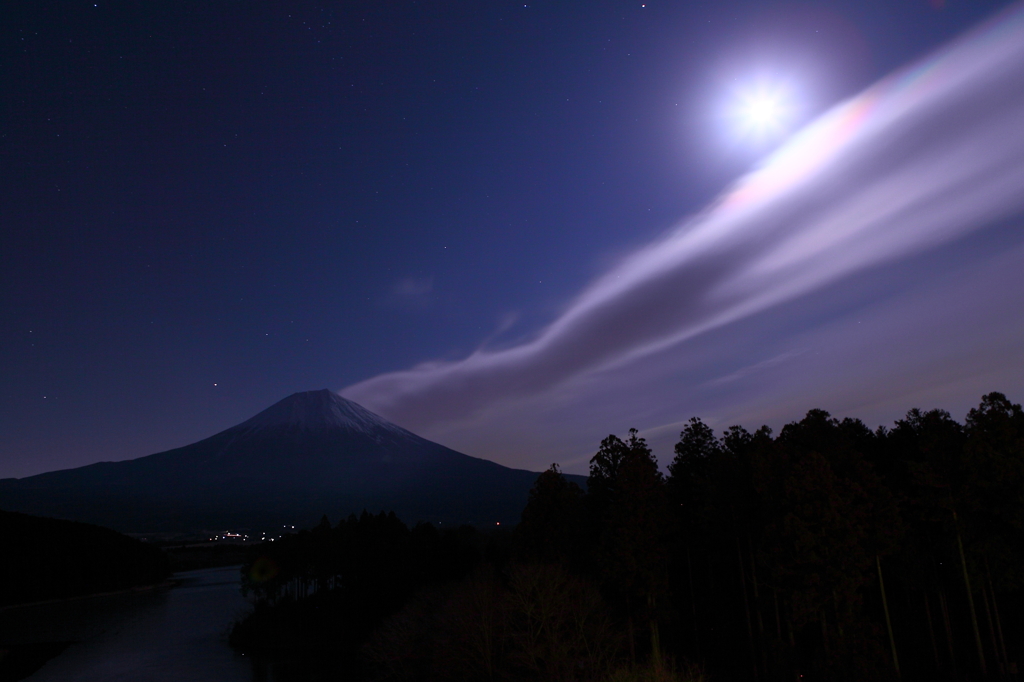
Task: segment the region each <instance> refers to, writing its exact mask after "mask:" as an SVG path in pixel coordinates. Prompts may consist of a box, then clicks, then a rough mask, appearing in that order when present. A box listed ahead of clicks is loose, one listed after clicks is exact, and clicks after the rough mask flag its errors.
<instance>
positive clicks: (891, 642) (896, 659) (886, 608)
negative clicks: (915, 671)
mask: <svg viewBox="0 0 1024 682" xmlns="http://www.w3.org/2000/svg"><path fill="white" fill-rule="evenodd" d="M875 565H876V566H877V567H878V587H879V589H880V590H881V591H882V609H883V610H884V611H885V628H886V630H888V631H889V647H890V648H891V649H892V665H893V667H894V668H896V677H899V676H900V659H899V656H897V655H896V640H895V639H894V638H893V636H892V621H891V620H889V601H888V600H887V599H886V598H885V581H884V580H882V559H881V558H880V557H879V556H878V555H877V554H876V555H875Z"/></svg>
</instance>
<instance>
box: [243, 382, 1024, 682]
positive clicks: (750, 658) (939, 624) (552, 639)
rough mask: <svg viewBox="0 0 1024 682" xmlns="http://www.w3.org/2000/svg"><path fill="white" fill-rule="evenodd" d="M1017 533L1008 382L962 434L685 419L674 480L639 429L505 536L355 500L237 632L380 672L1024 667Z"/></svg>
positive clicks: (278, 577) (851, 424)
mask: <svg viewBox="0 0 1024 682" xmlns="http://www.w3.org/2000/svg"><path fill="white" fill-rule="evenodd" d="M1022 525H1024V413H1022V411H1021V408H1020V406H1019V405H1014V404H1011V403H1010V402H1009V401H1008V400H1007V399H1006V398H1005V397H1004V396H1003V395H1001V394H998V393H992V394H989V395H987V396H985V397H984V398H983V399H982V402H981V404H980V405H979V406H978V407H977V408H976V409H973V410H971V411H970V413H969V414H968V415H967V419H966V421H965V423H964V424H960V423H958V422H956V421H955V420H953V419H952V418H951V417H950V415H949V414H947V413H945V412H943V411H938V410H935V411H931V412H920V411H918V410H912V411H911V412H909V413H908V414H907V416H906V418H905V419H902V420H900V421H899V422H897V423H896V424H895V425H894V426H893V428H891V429H884V428H879V429H877V430H874V431H872V430H871V429H869V428H867V427H866V426H865V425H864V424H863V423H862V422H860V421H859V420H855V419H844V420H841V421H840V420H837V419H834V418H832V417H831V416H830V415H829V414H828V413H826V412H823V411H820V410H812V411H811V412H809V413H808V414H807V415H806V417H805V418H804V419H802V420H801V421H799V422H796V423H792V424H788V425H787V426H785V427H784V428H783V429H782V430H781V432H780V433H778V434H777V435H775V434H773V433H772V431H771V430H770V429H768V428H767V427H761V428H760V429H758V430H756V431H754V432H750V431H747V430H746V429H744V428H742V427H739V426H734V427H731V428H729V429H727V430H726V431H725V432H724V433H722V434H720V435H718V434H715V433H714V432H713V431H712V430H711V429H710V428H709V427H707V426H706V425H705V424H704V423H702V422H701V421H700V420H698V419H692V420H691V421H690V422H689V423H688V424H687V426H686V427H685V428H684V429H683V431H682V433H681V434H680V440H679V442H678V444H677V445H676V447H675V456H674V458H673V459H672V461H671V463H669V464H668V466H667V475H665V474H663V473H662V472H661V471H660V470H659V467H658V463H657V461H656V459H655V458H654V456H653V454H652V453H651V451H650V449H649V448H648V446H647V444H646V443H645V441H644V439H642V438H640V437H639V435H638V433H637V432H636V431H630V433H629V435H628V436H627V437H626V438H625V439H620V438H618V437H616V436H609V437H608V438H606V439H605V440H604V441H602V443H601V445H600V448H599V450H598V452H597V454H596V455H595V456H594V457H593V459H592V460H591V467H590V477H589V479H588V482H587V489H586V490H583V489H581V488H580V487H579V486H577V485H575V484H574V483H572V482H569V481H567V480H566V478H565V477H564V476H562V475H561V473H560V472H559V471H558V468H557V467H555V466H552V468H551V469H549V470H548V471H547V472H544V473H543V474H541V475H540V476H539V477H538V479H537V481H536V483H535V485H534V487H533V490H532V491H531V493H530V498H529V501H528V503H527V505H526V508H525V509H524V511H523V514H522V520H521V522H520V524H519V526H518V527H517V528H516V529H515V531H514V532H513V533H511V534H507V533H492V534H484V533H481V532H479V531H474V530H472V529H468V528H467V529H460V530H459V531H448V532H446V533H441V532H439V531H437V530H436V529H435V528H433V527H431V526H418V527H417V528H415V529H413V530H409V529H407V528H406V527H405V526H404V525H403V524H401V523H400V522H399V521H398V520H397V519H395V518H394V517H393V516H387V515H380V516H370V515H367V514H364V516H363V517H361V518H355V517H352V518H350V519H349V520H347V521H344V522H342V523H341V524H339V525H338V526H337V527H335V528H331V527H330V524H328V523H326V522H325V523H323V524H321V526H320V527H319V528H317V529H315V530H313V531H307V532H305V533H302V534H299V535H296V536H291V537H289V538H285V539H284V540H283V541H281V542H279V543H274V546H273V547H272V548H270V547H268V546H264V547H263V548H261V551H259V552H257V553H256V554H254V555H253V557H252V559H251V560H250V561H249V562H248V563H247V565H246V566H245V567H244V569H243V576H244V579H245V581H246V586H247V589H249V590H252V592H253V593H254V594H256V595H257V596H258V597H259V606H258V608H257V610H256V613H255V614H254V616H253V617H252V618H250V619H249V620H248V621H245V622H243V623H242V624H240V626H239V628H238V629H236V641H241V640H246V641H248V642H249V643H250V644H251V645H257V644H260V643H261V642H262V643H263V644H267V643H268V642H269V641H271V640H272V641H275V642H278V643H280V642H285V641H288V638H289V637H292V640H291V645H292V646H294V647H301V646H302V645H303V643H309V642H318V644H316V646H314V647H313V648H315V649H316V650H318V651H320V652H323V651H329V650H333V651H335V652H338V655H339V656H341V657H343V658H345V660H346V661H349V662H352V661H357V660H358V661H359V662H360V663H359V671H358V674H359V675H360V676H365V677H370V678H375V679H389V680H445V679H449V680H497V679H501V680H566V681H568V680H580V681H582V680H595V681H597V680H621V681H623V682H625V681H626V680H640V679H645V680H696V679H699V678H701V677H702V676H705V675H706V676H707V677H709V678H710V679H714V680H896V679H905V680H988V679H990V680H1009V679H1016V678H1017V664H1016V661H1017V660H1018V659H1019V656H1020V652H1021V644H1022V638H1024V619H1022V616H1021V614H1022V606H1024V600H1022V599H1021V591H1020V586H1021V585H1020V583H1021V579H1022V578H1024V573H1022V571H1024V546H1022V541H1024V535H1022ZM328 614H329V615H328ZM247 628H248V631H247V630H246V629H247ZM328 632H329V633H330V635H329V636H328V637H327V638H326V639H325V635H324V633H328ZM268 633H273V636H268ZM289 633H292V634H289ZM242 635H245V636H242ZM341 642H346V643H347V645H346V647H344V651H343V652H342V650H341V649H340V648H339V647H340V643H341ZM254 649H255V650H259V649H260V647H259V646H254ZM309 650H312V649H309ZM353 665H354V664H353Z"/></svg>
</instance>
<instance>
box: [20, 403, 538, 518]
mask: <svg viewBox="0 0 1024 682" xmlns="http://www.w3.org/2000/svg"><path fill="white" fill-rule="evenodd" d="M536 478H537V474H536V473H534V472H531V471H524V470H521V469H509V468H507V467H503V466H501V465H498V464H495V463H494V462H490V461H487V460H483V459H477V458H475V457H470V456H468V455H464V454H461V453H459V452H456V451H454V450H451V449H449V448H446V447H444V446H442V445H439V444H437V443H433V442H431V441H428V440H426V439H424V438H421V437H419V436H417V435H416V434H414V433H411V432H409V431H406V430H405V429H403V428H401V427H399V426H396V425H395V424H392V423H391V422H388V421H387V420H385V419H383V418H381V417H379V416H378V415H376V414H374V413H372V412H370V411H369V410H367V409H365V408H363V407H362V406H360V405H358V404H356V403H354V402H351V401H349V400H346V399H344V398H342V397H340V396H338V395H336V394H334V393H333V392H331V391H328V390H322V391H309V392H306V393H296V394H294V395H292V396H289V397H288V398H285V399H284V400H282V401H280V402H278V403H276V404H275V405H272V406H271V407H269V408H268V409H266V410H264V411H263V412H260V413H259V414H257V415H256V416H255V417H253V418H252V419H249V420H248V421H245V422H243V423H241V424H239V425H237V426H235V427H232V428H230V429H227V430H226V431H222V432H221V433H218V434H216V435H214V436H211V437H210V438H207V439H205V440H202V441H199V442H198V443H193V444H192V445H187V446H185V447H182V448H177V449H175V450H168V451H167V452H161V453H158V454H155V455H150V456H148V457H142V458H139V459H134V460H129V461H123V462H101V463H98V464H92V465H89V466H85V467H80V468H77V469H67V470H63V471H54V472H49V473H45V474H39V475H37V476H32V477H28V478H23V479H4V480H0V508H2V509H7V510H12V511H21V512H25V513H31V514H39V515H45V516H54V517H58V518H65V519H73V520H77V521H88V522H90V523H96V524H99V525H103V526H107V527H110V528H115V529H118V530H121V531H126V532H172V531H173V532H183V531H184V532H187V531H196V530H200V529H228V528H252V529H254V530H272V529H273V528H280V527H281V525H282V524H288V525H292V524H294V525H296V526H300V527H301V526H307V525H312V524H313V523H315V522H316V521H318V520H319V519H320V517H321V516H322V515H323V514H327V515H328V516H331V517H334V518H337V517H339V516H347V515H348V514H350V513H353V512H356V513H357V512H359V511H361V510H363V509H368V510H371V511H378V510H388V511H391V510H393V511H394V512H395V513H396V514H398V516H399V517H400V518H402V519H403V520H407V521H408V522H410V523H416V522H417V521H431V522H437V523H441V524H442V525H450V524H461V523H472V524H476V525H490V526H493V525H494V524H496V523H501V524H503V525H505V524H511V523H515V522H516V521H518V519H519V514H520V512H521V511H522V509H523V507H524V506H525V504H526V500H527V496H528V493H529V490H530V487H531V486H532V484H533V482H534V480H535V479H536Z"/></svg>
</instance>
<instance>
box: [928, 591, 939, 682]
mask: <svg viewBox="0 0 1024 682" xmlns="http://www.w3.org/2000/svg"><path fill="white" fill-rule="evenodd" d="M924 615H925V617H926V618H927V619H928V639H929V640H930V641H931V643H932V655H933V656H934V657H935V674H936V675H939V674H941V673H942V663H941V662H940V661H939V645H938V643H937V642H936V641H935V627H934V626H933V624H932V607H931V604H930V603H929V602H928V590H925V591H924Z"/></svg>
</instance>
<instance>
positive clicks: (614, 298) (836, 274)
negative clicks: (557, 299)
mask: <svg viewBox="0 0 1024 682" xmlns="http://www.w3.org/2000/svg"><path fill="white" fill-rule="evenodd" d="M1022 121H1024V8H1022V7H1020V6H1018V7H1016V8H1015V9H1014V10H1013V11H1011V12H1008V13H1006V14H1004V15H1003V16H1002V17H1001V18H999V19H998V20H996V21H994V22H992V23H990V24H989V25H987V26H985V27H983V28H981V29H979V30H977V31H975V32H974V33H973V34H970V35H968V36H966V37H964V38H962V39H960V40H958V41H956V42H955V43H953V44H952V45H950V46H948V47H947V48H945V49H944V50H942V51H941V52H939V53H938V54H936V55H933V56H932V57H930V58H928V59H927V60H924V61H922V62H921V63H919V64H918V65H916V66H913V67H911V68H908V69H906V70H904V71H902V72H899V73H897V74H894V75H893V76H891V77H889V78H886V79H885V80H883V81H881V82H879V83H878V84H876V85H874V86H873V87H871V88H870V89H868V90H867V91H865V92H863V93H862V94H860V95H858V96H857V97H855V98H853V99H851V100H849V101H847V102H844V103H843V104H841V105H839V106H837V107H835V108H834V109H833V110H831V111H830V112H828V113H827V114H825V115H824V116H823V117H821V118H820V119H818V120H817V121H816V122H814V123H813V124H811V125H810V126H808V127H807V128H805V129H804V130H802V131H801V132H800V133H798V134H797V135H796V136H794V137H793V138H792V139H791V140H790V141H789V142H788V143H787V144H786V145H785V146H784V147H783V148H781V149H780V150H779V151H778V152H777V153H776V154H774V155H773V156H771V157H770V158H768V159H767V160H766V161H765V163H764V164H763V165H762V166H761V167H759V168H758V169H757V170H755V171H754V172H752V173H750V174H749V175H747V176H745V177H743V178H741V179H740V180H739V181H738V182H736V183H735V185H734V186H733V187H731V188H730V189H729V190H728V191H726V192H725V193H724V194H723V195H722V196H721V197H720V198H719V199H718V200H717V201H716V202H715V203H714V204H713V205H711V206H710V207H708V208H707V209H706V210H705V211H704V212H703V213H701V214H700V215H698V216H696V217H694V218H692V219H690V220H687V221H686V222H684V223H683V224H682V225H680V226H679V227H678V228H677V229H675V230H673V231H672V232H670V233H669V234H667V235H666V236H665V237H664V238H662V239H660V240H659V241H657V242H656V243H653V244H651V245H649V246H648V247H646V248H643V249H641V250H639V251H637V252H635V253H633V254H631V255H629V256H627V257H625V258H624V259H623V260H622V261H621V262H620V263H619V264H618V265H617V266H615V267H613V268H612V269H611V270H610V271H609V272H608V273H607V274H605V275H604V276H603V277H600V278H599V279H597V280H596V281H595V282H593V283H592V284H591V285H590V286H588V287H587V288H586V289H585V290H584V291H583V292H582V293H581V294H580V295H579V296H578V297H577V298H576V300H575V301H573V302H572V303H571V305H569V306H568V308H567V309H566V310H565V312H564V313H563V314H562V315H561V316H560V317H559V318H558V319H556V320H555V321H554V322H553V323H551V324H550V325H549V326H548V327H546V328H545V329H543V330H542V331H541V332H540V333H539V334H538V335H537V336H536V338H534V339H533V340H531V341H529V342H527V343H523V344H521V345H518V346H515V347H512V348H506V349H502V350H497V351H487V350H480V351H478V352H476V353H474V354H472V355H470V356H469V357H467V358H465V359H463V360H461V361H457V362H432V363H429V364H424V365H421V366H419V367H414V368H412V369H409V370H405V371H399V372H393V373H388V374H383V375H380V376H377V377H373V378H371V379H368V380H366V381H363V382H361V383H358V384H355V385H353V386H349V387H348V388H346V389H344V390H343V391H342V393H344V394H345V395H346V396H348V397H350V398H352V399H354V400H357V401H359V402H361V403H363V404H366V405H367V406H368V407H371V409H375V410H378V411H380V412H382V413H383V414H385V415H387V416H388V417H390V418H392V419H394V420H396V421H398V422H399V423H402V424H406V425H409V426H411V427H414V428H415V427H417V426H421V425H424V424H431V425H434V428H438V427H437V424H439V423H440V424H444V423H454V422H460V423H465V422H466V420H467V419H470V418H471V417H472V415H473V414H475V413H477V412H480V411H484V410H489V409H490V410H498V411H500V410H501V406H502V405H504V404H511V403H515V402H516V401H522V400H524V399H528V398H530V397H531V396H537V395H540V394H553V392H555V393H557V390H558V389H559V387H561V386H567V385H570V384H579V383H580V382H586V381H589V380H590V379H591V378H593V377H599V376H605V375H608V374H609V373H614V372H615V371H616V368H621V367H623V366H626V365H631V364H633V363H637V362H640V361H641V360H644V359H645V358H652V357H659V356H661V357H672V358H674V360H673V361H675V362H678V361H679V358H678V356H677V354H672V353H666V351H667V350H668V349H672V348H675V347H678V346H679V344H681V343H683V342H687V341H689V340H693V339H695V338H697V337H699V336H700V335H703V334H707V333H708V332H712V331H714V330H717V329H721V328H723V327H724V326H725V325H730V324H736V323H737V322H739V321H742V320H744V319H748V318H752V317H756V316H757V315H759V314H760V313H763V312H764V311H766V310H769V309H771V308H773V307H775V306H779V305H781V304H785V303H787V302H791V301H793V300H795V299H797V298H799V297H803V296H807V295H810V294H813V293H815V292H819V291H822V290H824V289H825V288H827V287H830V286H834V285H836V283H838V282H841V281H843V280H844V279H848V278H851V277H854V276H857V275H858V274H861V273H864V272H866V271H867V270H869V269H871V268H877V267H881V266H886V265H892V264H896V263H900V262H902V261H905V260H907V259H910V258H913V257H915V256H917V255H919V254H922V253H925V252H928V251H929V250H934V249H935V248H937V247H940V246H942V245H944V244H949V243H952V242H955V241H957V240H960V239H963V238H965V237H967V236H969V235H971V234H973V233H976V232H978V231H980V230H983V229H985V228H989V227H991V226H992V225H994V224H995V223H997V222H998V221H1001V220H1006V219H1007V218H1010V217H1012V216H1016V215H1019V214H1021V212H1022V211H1024V133H1022V128H1021V125H1022V123H1021V122H1022ZM407 288H408V289H409V290H416V287H415V286H414V285H413V284H411V283H410V284H408V285H407ZM428 293H429V292H428ZM783 352H784V353H792V352H794V351H792V350H791V349H790V350H784V351H783ZM770 362H771V361H769V363H770ZM641 364H642V363H641ZM738 364H741V365H742V364H744V363H738ZM746 364H749V361H748V362H747V363H746ZM776 364H778V363H776ZM732 371H733V374H735V376H733V378H734V379H735V378H740V376H741V374H736V373H737V372H740V373H742V370H736V369H735V366H734V367H733V370H732ZM720 376H724V377H725V378H724V379H719V381H720V382H723V383H729V382H728V381H727V380H728V379H729V377H730V374H729V372H724V373H722V374H721V375H720ZM710 379H711V377H705V381H707V380H710Z"/></svg>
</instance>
